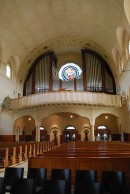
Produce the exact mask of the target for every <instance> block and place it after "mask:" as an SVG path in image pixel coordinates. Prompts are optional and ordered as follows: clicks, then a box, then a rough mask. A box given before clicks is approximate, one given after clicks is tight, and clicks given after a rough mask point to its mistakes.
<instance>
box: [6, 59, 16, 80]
mask: <svg viewBox="0 0 130 194" xmlns="http://www.w3.org/2000/svg"><path fill="white" fill-rule="evenodd" d="M7 64H10V66H11V70H12V73H13V74H12V75H13V78H16V75H17V70H18V67H19V57H18V56H16V55H14V56H11V57H10V58H9V59H8V61H7Z"/></svg>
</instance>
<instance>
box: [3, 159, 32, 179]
mask: <svg viewBox="0 0 130 194" xmlns="http://www.w3.org/2000/svg"><path fill="white" fill-rule="evenodd" d="M11 167H12V166H11ZM13 167H16V168H20V167H23V168H24V177H25V178H26V177H27V169H28V161H25V162H21V163H20V164H16V165H13ZM4 171H5V170H4V169H1V170H0V177H3V176H4Z"/></svg>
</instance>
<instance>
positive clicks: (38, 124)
mask: <svg viewBox="0 0 130 194" xmlns="http://www.w3.org/2000/svg"><path fill="white" fill-rule="evenodd" d="M35 141H36V142H40V122H36V139H35Z"/></svg>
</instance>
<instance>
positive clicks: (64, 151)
mask: <svg viewBox="0 0 130 194" xmlns="http://www.w3.org/2000/svg"><path fill="white" fill-rule="evenodd" d="M28 166H29V167H33V168H39V167H43V168H47V169H48V178H49V177H50V173H51V169H52V168H69V169H71V171H72V183H73V184H74V177H75V170H77V169H88V170H90V169H94V170H97V174H98V181H101V175H102V171H103V170H115V171H116V170H121V171H124V172H125V174H126V182H128V181H129V180H130V144H129V143H122V142H117V144H116V143H115V142H112V143H111V142H110V143H109V142H107V143H106V142H70V143H67V144H64V145H62V146H60V147H58V148H56V149H54V150H50V151H48V152H45V153H44V154H43V155H40V156H38V157H30V159H29V162H28Z"/></svg>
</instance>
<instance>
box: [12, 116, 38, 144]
mask: <svg viewBox="0 0 130 194" xmlns="http://www.w3.org/2000/svg"><path fill="white" fill-rule="evenodd" d="M35 127H36V125H35V119H34V118H33V117H32V116H30V115H25V116H21V117H19V118H17V119H16V120H15V122H14V134H16V139H17V141H19V136H20V135H25V136H30V140H32V139H31V138H32V132H33V130H35Z"/></svg>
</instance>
